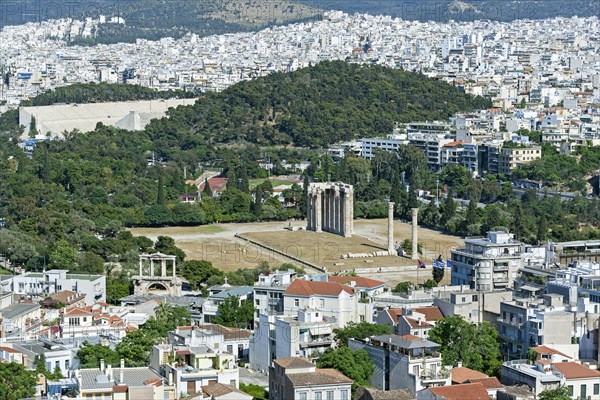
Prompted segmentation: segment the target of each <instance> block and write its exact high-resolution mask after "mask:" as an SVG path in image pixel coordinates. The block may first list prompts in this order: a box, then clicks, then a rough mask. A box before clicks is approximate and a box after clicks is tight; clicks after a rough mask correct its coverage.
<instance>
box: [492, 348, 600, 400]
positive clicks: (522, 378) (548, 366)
mask: <svg viewBox="0 0 600 400" xmlns="http://www.w3.org/2000/svg"><path fill="white" fill-rule="evenodd" d="M559 358H560V359H561V361H560V362H556V361H554V360H552V359H551V358H539V357H538V359H537V360H535V361H533V362H532V363H530V362H528V361H527V360H513V361H507V362H505V363H504V364H503V365H502V378H501V381H502V383H504V384H506V385H523V384H525V385H527V386H529V387H530V388H532V389H533V391H534V393H535V394H536V395H539V394H540V393H541V392H543V391H545V390H551V389H554V388H557V387H558V386H566V387H567V388H568V390H569V394H570V396H571V398H572V399H589V400H599V399H600V372H599V371H597V370H594V369H591V368H589V367H587V366H585V365H583V364H580V363H578V362H574V361H565V359H568V357H559Z"/></svg>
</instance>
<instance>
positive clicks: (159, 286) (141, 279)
mask: <svg viewBox="0 0 600 400" xmlns="http://www.w3.org/2000/svg"><path fill="white" fill-rule="evenodd" d="M176 260H177V257H176V256H171V255H168V254H163V253H152V254H147V253H144V254H142V255H140V273H139V275H135V276H133V285H134V294H136V295H147V294H149V293H150V292H154V293H156V292H160V294H165V295H169V296H181V279H179V278H178V277H177V275H176V273H177V266H176ZM169 264H170V265H171V266H172V271H171V272H172V274H171V275H167V267H168V265H169ZM155 267H156V268H155Z"/></svg>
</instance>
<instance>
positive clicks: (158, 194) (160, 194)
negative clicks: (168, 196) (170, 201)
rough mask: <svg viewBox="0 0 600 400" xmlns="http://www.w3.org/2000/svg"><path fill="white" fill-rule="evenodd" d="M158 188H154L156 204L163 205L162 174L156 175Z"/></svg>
mask: <svg viewBox="0 0 600 400" xmlns="http://www.w3.org/2000/svg"><path fill="white" fill-rule="evenodd" d="M157 185H158V187H157V188H156V204H158V205H161V206H164V205H165V188H164V187H163V186H164V185H163V177H162V173H160V174H159V175H158V184H157Z"/></svg>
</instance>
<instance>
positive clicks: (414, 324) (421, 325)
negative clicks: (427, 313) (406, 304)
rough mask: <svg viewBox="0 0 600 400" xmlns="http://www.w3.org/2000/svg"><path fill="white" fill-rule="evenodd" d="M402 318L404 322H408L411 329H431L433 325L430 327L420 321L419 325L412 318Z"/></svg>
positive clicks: (425, 322) (428, 324)
mask: <svg viewBox="0 0 600 400" xmlns="http://www.w3.org/2000/svg"><path fill="white" fill-rule="evenodd" d="M402 318H403V319H404V320H405V321H406V322H408V324H409V325H410V326H411V328H433V325H431V324H430V323H429V322H427V321H421V323H419V321H418V320H416V319H414V318H409V317H402Z"/></svg>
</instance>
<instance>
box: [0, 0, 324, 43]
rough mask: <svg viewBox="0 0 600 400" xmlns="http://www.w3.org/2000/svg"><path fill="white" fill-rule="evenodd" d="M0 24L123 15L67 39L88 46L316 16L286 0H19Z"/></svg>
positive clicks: (247, 28) (8, 6) (258, 26)
mask: <svg viewBox="0 0 600 400" xmlns="http://www.w3.org/2000/svg"><path fill="white" fill-rule="evenodd" d="M2 7H3V11H6V12H5V16H3V18H0V27H2V26H3V25H16V24H22V23H25V22H35V21H43V20H47V19H52V18H73V19H78V20H84V19H85V18H88V17H90V18H93V19H98V17H99V16H100V15H104V16H105V17H106V18H107V19H108V20H110V18H113V17H119V18H123V19H124V20H125V24H118V23H105V24H101V25H98V27H97V30H96V31H93V35H92V37H85V38H84V37H80V36H73V37H71V38H70V40H71V41H72V43H73V44H81V45H94V44H98V43H103V44H110V43H118V42H135V40H136V39H150V40H157V39H160V38H162V37H174V38H179V37H181V36H183V35H185V34H186V33H188V32H192V33H195V34H198V35H199V36H208V35H216V34H223V33H233V32H243V31H250V30H257V29H262V28H265V27H268V26H272V25H280V24H285V23H289V22H298V21H305V20H309V19H314V18H320V12H319V11H318V10H317V9H314V8H312V7H308V6H305V5H301V4H298V3H295V2H293V1H290V0H247V1H239V0H217V1H214V0H181V1H179V0H177V1H175V0H91V1H86V2H83V1H82V2H72V3H69V4H68V7H67V6H65V4H64V2H62V1H60V2H59V1H58V0H48V1H44V3H43V7H40V2H39V0H21V1H19V2H14V3H13V2H10V1H9V2H8V3H7V4H6V5H4V4H3V5H2Z"/></svg>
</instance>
